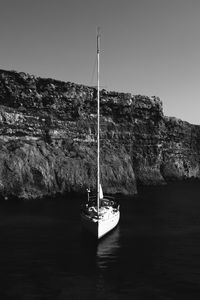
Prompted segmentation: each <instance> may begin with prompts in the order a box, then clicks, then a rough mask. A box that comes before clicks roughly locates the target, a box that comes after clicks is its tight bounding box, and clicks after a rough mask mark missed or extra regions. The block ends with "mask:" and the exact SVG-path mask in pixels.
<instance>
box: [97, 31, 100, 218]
mask: <svg viewBox="0 0 200 300" xmlns="http://www.w3.org/2000/svg"><path fill="white" fill-rule="evenodd" d="M99 56H100V28H99V27H98V28H97V214H98V215H99V202H100V201H99V199H100V99H99V81H100V80H99V71H100V68H99V62H100V57H99Z"/></svg>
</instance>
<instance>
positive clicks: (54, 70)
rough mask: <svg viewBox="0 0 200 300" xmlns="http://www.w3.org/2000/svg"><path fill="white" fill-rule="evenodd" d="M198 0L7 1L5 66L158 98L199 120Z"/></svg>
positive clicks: (3, 11)
mask: <svg viewBox="0 0 200 300" xmlns="http://www.w3.org/2000/svg"><path fill="white" fill-rule="evenodd" d="M199 16H200V1H199V0H98V1H96V0H0V68H1V69H5V70H16V71H23V72H27V73H30V74H33V75H35V76H40V77H48V78H55V79H58V80H63V81H71V82H75V83H81V84H85V85H96V83H95V81H96V75H95V73H94V71H93V70H94V66H95V60H96V28H97V26H100V28H101V52H100V84H101V86H102V87H103V88H105V89H107V90H111V91H113V90H114V91H118V92H128V93H132V94H141V95H146V96H158V97H159V98H160V99H161V100H162V102H163V110H164V114H165V115H167V116H174V117H177V118H180V119H182V120H185V121H188V122H190V123H192V124H200V92H199V89H200V84H199V82H200V17H199Z"/></svg>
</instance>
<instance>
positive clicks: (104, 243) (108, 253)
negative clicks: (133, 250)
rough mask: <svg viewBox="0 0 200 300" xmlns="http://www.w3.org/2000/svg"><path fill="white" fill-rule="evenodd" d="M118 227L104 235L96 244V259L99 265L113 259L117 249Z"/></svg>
mask: <svg viewBox="0 0 200 300" xmlns="http://www.w3.org/2000/svg"><path fill="white" fill-rule="evenodd" d="M119 237H120V231H119V227H117V228H116V229H114V230H113V231H112V232H110V233H109V234H108V235H106V236H105V237H104V238H103V239H102V240H100V242H99V243H98V246H97V260H98V264H99V266H100V267H105V265H106V264H107V263H108V262H109V261H114V260H115V252H116V251H117V250H118V249H119V247H120V244H119Z"/></svg>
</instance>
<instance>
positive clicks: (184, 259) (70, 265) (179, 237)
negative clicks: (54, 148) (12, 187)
mask: <svg viewBox="0 0 200 300" xmlns="http://www.w3.org/2000/svg"><path fill="white" fill-rule="evenodd" d="M199 195H200V185H199V184H198V183H193V184H184V185H172V186H170V187H162V188H151V189H146V190H141V191H140V194H139V197H135V198H129V199H128V198H124V199H121V220H120V224H119V226H118V227H117V228H116V229H115V230H114V231H113V232H112V233H111V234H109V235H108V236H106V237H105V238H103V239H102V240H101V241H100V242H99V243H97V242H96V241H95V240H94V239H92V238H91V237H90V236H88V235H87V234H85V233H84V232H82V229H81V223H80V218H79V199H76V198H74V197H71V198H70V199H67V200H66V199H59V200H58V201H55V200H52V199H48V200H47V201H42V202H40V203H38V202H35V203H27V204H23V203H12V204H11V203H9V201H7V202H4V203H1V204H0V237H1V246H0V280H1V284H0V299H5V300H6V299H16V300H17V299H23V300H24V299H48V300H51V299H53V300H57V299H59V300H64V299H120V300H121V299H138V300H139V299H165V300H166V299H175V300H178V299H181V300H182V299H199V297H200V217H199V215H200V196H199Z"/></svg>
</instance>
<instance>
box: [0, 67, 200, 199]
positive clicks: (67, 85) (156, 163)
mask: <svg viewBox="0 0 200 300" xmlns="http://www.w3.org/2000/svg"><path fill="white" fill-rule="evenodd" d="M100 98H101V177H102V183H103V186H104V190H105V192H107V193H110V194H114V193H123V194H135V193H136V192H137V184H144V185H150V184H154V185H155V184H163V183H166V182H168V181H171V180H183V179H188V178H198V179H199V178H200V142H199V137H200V127H199V126H195V125H191V124H189V123H187V122H184V121H181V120H178V119H176V118H170V117H166V116H164V115H163V109H162V102H161V101H160V99H159V98H158V97H146V96H141V95H135V96H134V95H131V94H128V93H127V94H126V93H116V92H108V91H106V90H102V91H101V93H100ZM96 110H97V105H96V90H95V89H94V88H91V87H87V86H83V85H78V84H74V83H71V82H62V81H58V80H53V79H43V78H37V77H34V76H31V75H29V74H25V73H22V72H21V73H17V72H15V71H5V70H0V195H2V196H4V197H9V196H12V195H14V196H17V197H19V198H26V199H30V198H36V197H42V196H45V195H53V194H55V193H65V192H73V191H74V192H80V193H85V190H86V188H87V187H88V186H90V188H91V189H95V188H96V141H95V139H96Z"/></svg>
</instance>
